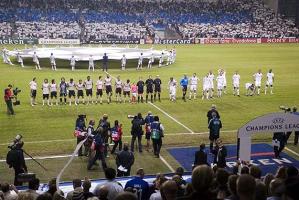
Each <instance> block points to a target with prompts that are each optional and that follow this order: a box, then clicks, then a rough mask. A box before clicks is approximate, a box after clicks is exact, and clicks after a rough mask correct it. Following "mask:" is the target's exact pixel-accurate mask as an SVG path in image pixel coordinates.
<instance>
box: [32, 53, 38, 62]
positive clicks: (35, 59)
mask: <svg viewBox="0 0 299 200" xmlns="http://www.w3.org/2000/svg"><path fill="white" fill-rule="evenodd" d="M32 57H33V62H38V57H37V55H36V54H33V56H32Z"/></svg>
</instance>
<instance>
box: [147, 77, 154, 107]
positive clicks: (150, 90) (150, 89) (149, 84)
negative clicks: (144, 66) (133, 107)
mask: <svg viewBox="0 0 299 200" xmlns="http://www.w3.org/2000/svg"><path fill="white" fill-rule="evenodd" d="M145 85H146V96H145V102H146V103H147V100H148V94H151V102H152V103H153V92H154V88H153V87H154V80H153V79H152V76H151V75H149V77H148V79H147V80H146V81H145Z"/></svg>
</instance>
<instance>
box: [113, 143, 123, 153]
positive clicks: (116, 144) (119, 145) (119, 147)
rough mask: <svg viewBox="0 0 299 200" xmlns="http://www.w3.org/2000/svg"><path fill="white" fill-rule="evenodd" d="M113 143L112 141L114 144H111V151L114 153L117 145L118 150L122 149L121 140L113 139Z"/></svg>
mask: <svg viewBox="0 0 299 200" xmlns="http://www.w3.org/2000/svg"><path fill="white" fill-rule="evenodd" d="M113 143H114V146H113V148H112V150H111V153H114V152H115V150H116V148H117V146H118V150H119V151H121V150H122V148H123V142H122V141H121V140H119V141H113Z"/></svg>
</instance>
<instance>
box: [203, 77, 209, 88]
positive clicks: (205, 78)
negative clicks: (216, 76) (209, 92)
mask: <svg viewBox="0 0 299 200" xmlns="http://www.w3.org/2000/svg"><path fill="white" fill-rule="evenodd" d="M202 84H203V85H204V86H209V85H210V79H209V77H207V76H205V77H204V78H203V79H202Z"/></svg>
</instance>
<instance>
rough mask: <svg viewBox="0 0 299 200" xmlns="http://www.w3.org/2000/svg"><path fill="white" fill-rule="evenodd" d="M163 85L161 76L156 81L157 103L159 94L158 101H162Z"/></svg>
mask: <svg viewBox="0 0 299 200" xmlns="http://www.w3.org/2000/svg"><path fill="white" fill-rule="evenodd" d="M161 84H162V81H161V79H160V77H159V75H157V78H156V79H155V80H154V85H155V94H154V100H155V101H156V97H157V93H158V99H159V101H161Z"/></svg>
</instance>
